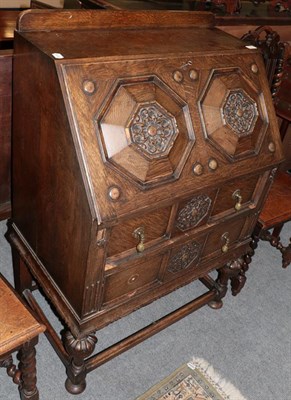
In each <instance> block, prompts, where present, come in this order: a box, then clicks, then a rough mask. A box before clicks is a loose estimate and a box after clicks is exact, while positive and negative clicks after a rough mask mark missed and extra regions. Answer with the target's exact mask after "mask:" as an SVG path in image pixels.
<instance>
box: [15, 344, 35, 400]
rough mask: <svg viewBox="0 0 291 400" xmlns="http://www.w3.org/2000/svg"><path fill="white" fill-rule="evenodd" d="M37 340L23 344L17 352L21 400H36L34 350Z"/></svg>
mask: <svg viewBox="0 0 291 400" xmlns="http://www.w3.org/2000/svg"><path fill="white" fill-rule="evenodd" d="M37 341H38V339H37V338H35V339H34V340H33V341H30V342H27V343H25V344H24V345H23V346H22V348H21V349H20V351H19V358H20V362H19V370H20V374H21V381H20V385H19V391H20V397H21V400H38V399H39V394H38V389H37V387H36V359H35V353H36V352H35V348H34V346H35V345H36V344H37Z"/></svg>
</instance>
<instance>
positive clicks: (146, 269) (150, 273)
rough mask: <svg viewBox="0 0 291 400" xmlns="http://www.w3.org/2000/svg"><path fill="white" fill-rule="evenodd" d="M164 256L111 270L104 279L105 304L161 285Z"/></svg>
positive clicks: (125, 298)
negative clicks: (160, 274) (160, 273)
mask: <svg viewBox="0 0 291 400" xmlns="http://www.w3.org/2000/svg"><path fill="white" fill-rule="evenodd" d="M163 256H164V255H163V254H162V255H161V254H160V255H157V256H155V257H152V258H149V259H146V260H145V261H142V259H140V260H135V261H134V262H131V263H124V264H121V265H119V266H118V268H115V269H113V270H109V273H107V275H106V276H105V281H104V291H103V302H102V303H103V306H107V305H108V304H109V303H110V305H111V304H113V303H119V302H122V301H126V300H128V299H130V298H132V297H133V296H134V295H136V294H140V293H142V292H145V291H148V290H151V289H152V288H153V287H155V286H159V285H160V279H159V278H160V276H159V272H160V267H161V264H162V260H163Z"/></svg>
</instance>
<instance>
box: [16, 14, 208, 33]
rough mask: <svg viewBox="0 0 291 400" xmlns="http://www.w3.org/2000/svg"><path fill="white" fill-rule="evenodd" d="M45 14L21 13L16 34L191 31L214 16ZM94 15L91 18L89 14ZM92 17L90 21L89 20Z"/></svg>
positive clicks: (206, 23)
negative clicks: (68, 31) (74, 31)
mask: <svg viewBox="0 0 291 400" xmlns="http://www.w3.org/2000/svg"><path fill="white" fill-rule="evenodd" d="M47 12H48V11H42V10H33V12H32V11H31V10H27V11H24V12H23V13H21V15H20V17H19V19H18V21H17V30H18V31H20V32H29V31H34V30H47V29H58V28H60V29H62V30H71V29H79V27H80V26H83V29H106V28H107V29H110V28H111V27H114V29H118V28H123V29H124V28H138V29H140V28H142V27H147V29H148V28H160V27H165V28H166V27H168V28H170V27H172V26H173V25H175V26H176V27H184V28H185V27H191V26H193V25H196V24H199V26H201V27H210V26H214V16H213V14H212V13H205V12H184V11H172V12H168V13H166V14H165V13H164V12H163V11H151V12H147V11H138V12H134V11H132V12H131V11H123V10H117V11H110V14H108V13H107V11H102V10H101V11H99V12H96V11H95V13H94V11H93V12H92V11H90V10H62V11H58V10H51V11H49V12H50V13H51V18H47V17H48V14H47ZM93 13H94V14H93ZM93 15H94V18H93Z"/></svg>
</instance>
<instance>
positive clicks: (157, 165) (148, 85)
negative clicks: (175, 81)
mask: <svg viewBox="0 0 291 400" xmlns="http://www.w3.org/2000/svg"><path fill="white" fill-rule="evenodd" d="M95 121H96V127H97V138H98V140H99V145H100V149H101V152H102V154H103V158H104V161H105V163H106V164H107V165H108V166H109V167H111V168H113V169H114V170H115V171H118V172H119V173H120V174H122V175H126V177H128V178H129V179H131V180H133V181H134V182H135V183H137V184H138V185H140V186H141V187H142V188H145V187H147V186H153V185H158V184H160V183H163V182H167V181H172V180H175V179H178V178H179V176H180V174H181V172H182V170H183V167H184V165H185V163H186V161H187V158H188V156H189V154H190V152H191V149H192V147H193V145H194V142H195V136H194V131H193V127H192V122H191V118H190V113H189V109H188V105H187V103H186V102H185V101H184V100H183V99H181V98H180V96H179V95H178V94H177V93H176V92H174V91H173V89H172V88H170V87H169V86H167V85H166V84H165V83H164V82H163V81H162V80H161V79H159V78H158V77H157V76H147V77H143V78H140V77H137V78H125V79H120V80H117V81H116V82H115V85H114V86H113V88H112V90H111V92H110V93H109V95H108V97H107V101H106V102H105V104H104V106H103V108H102V110H101V112H100V113H99V114H98V115H96V117H95Z"/></svg>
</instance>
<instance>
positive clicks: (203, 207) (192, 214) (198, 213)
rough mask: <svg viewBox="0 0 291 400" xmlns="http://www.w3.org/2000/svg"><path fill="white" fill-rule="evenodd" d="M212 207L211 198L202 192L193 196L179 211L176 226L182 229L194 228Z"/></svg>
mask: <svg viewBox="0 0 291 400" xmlns="http://www.w3.org/2000/svg"><path fill="white" fill-rule="evenodd" d="M210 207H211V199H210V198H209V197H208V196H207V195H205V194H201V195H198V196H195V197H193V198H192V199H191V200H190V201H189V202H188V203H187V204H186V205H185V206H184V207H183V208H182V209H181V210H180V211H179V213H178V217H177V220H176V226H177V228H179V229H180V230H181V231H186V230H187V229H190V228H194V227H195V226H197V225H198V224H199V223H200V221H202V219H203V218H204V217H206V215H207V214H208V212H209V210H210Z"/></svg>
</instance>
